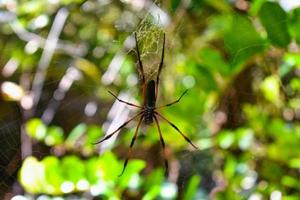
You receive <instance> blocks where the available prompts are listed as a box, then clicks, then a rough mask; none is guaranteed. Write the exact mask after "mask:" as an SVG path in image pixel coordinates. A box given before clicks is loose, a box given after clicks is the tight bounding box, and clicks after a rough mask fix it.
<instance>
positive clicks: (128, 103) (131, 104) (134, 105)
mask: <svg viewBox="0 0 300 200" xmlns="http://www.w3.org/2000/svg"><path fill="white" fill-rule="evenodd" d="M108 92H109V94H111V95H112V96H113V97H115V98H116V99H117V100H118V101H120V102H122V103H125V104H127V105H129V106H133V107H136V108H143V107H142V106H139V105H136V104H133V103H130V102H127V101H124V100H122V99H119V98H118V97H117V96H116V95H115V94H114V93H112V92H111V91H109V90H108Z"/></svg>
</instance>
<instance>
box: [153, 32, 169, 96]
mask: <svg viewBox="0 0 300 200" xmlns="http://www.w3.org/2000/svg"><path fill="white" fill-rule="evenodd" d="M165 40H166V34H165V33H164V37H163V48H162V52H161V61H160V64H159V67H158V72H157V77H156V87H155V99H156V98H157V93H158V83H159V75H160V72H161V69H162V67H163V64H164V57H165Z"/></svg>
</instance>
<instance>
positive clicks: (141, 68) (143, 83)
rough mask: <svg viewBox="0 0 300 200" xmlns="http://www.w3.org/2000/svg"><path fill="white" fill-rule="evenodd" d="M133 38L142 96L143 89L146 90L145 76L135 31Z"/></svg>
mask: <svg viewBox="0 0 300 200" xmlns="http://www.w3.org/2000/svg"><path fill="white" fill-rule="evenodd" d="M134 38H135V46H136V51H137V57H138V62H139V69H140V70H139V71H140V73H141V74H142V85H143V91H142V93H143V97H145V90H146V78H145V72H144V67H143V63H142V61H141V56H140V50H139V44H138V40H137V36H136V32H135V33H134Z"/></svg>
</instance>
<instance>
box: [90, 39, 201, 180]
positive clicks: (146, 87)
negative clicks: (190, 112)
mask: <svg viewBox="0 0 300 200" xmlns="http://www.w3.org/2000/svg"><path fill="white" fill-rule="evenodd" d="M135 42H136V51H137V57H138V65H139V71H140V73H141V75H142V84H143V90H142V91H143V98H144V103H143V105H142V106H140V105H136V104H133V103H130V102H126V101H123V100H121V99H119V98H118V97H117V96H116V95H114V94H113V93H112V92H110V91H108V92H109V93H110V94H111V95H112V96H114V97H115V98H116V99H117V100H118V101H120V102H122V103H125V104H127V105H129V106H133V107H136V108H139V109H140V112H139V113H138V114H136V115H135V116H133V117H132V118H130V119H129V120H127V121H126V122H124V123H123V124H122V125H121V126H120V127H119V128H117V129H116V130H115V131H113V132H112V133H110V134H108V135H106V136H105V137H104V138H103V139H101V140H100V141H98V142H96V143H94V144H99V143H101V142H103V141H105V140H108V139H109V138H110V137H112V136H113V135H114V134H115V133H117V132H118V131H119V130H121V129H122V128H123V127H125V126H126V125H127V124H128V123H129V122H131V121H132V120H134V119H135V118H137V117H140V118H139V121H138V124H137V127H136V130H135V133H134V136H133V138H132V140H131V143H130V148H129V150H128V152H127V157H126V160H125V162H124V166H123V170H122V173H121V174H120V176H121V175H122V174H123V173H124V171H125V168H126V166H127V163H128V159H129V157H131V153H132V147H133V144H134V142H135V140H136V138H137V135H138V130H139V128H140V125H141V123H142V121H143V120H144V123H145V124H147V125H148V124H151V123H153V121H155V123H156V126H157V130H158V133H159V139H160V142H161V145H162V148H163V151H164V162H165V167H166V172H167V171H168V161H167V159H166V151H165V142H164V139H163V136H162V133H161V130H160V126H159V122H158V119H157V117H160V118H162V119H163V120H165V121H166V122H167V123H168V124H169V125H171V126H172V127H173V128H174V129H175V130H176V131H177V132H178V133H180V135H181V136H182V137H183V138H184V139H185V140H186V141H187V142H188V143H189V144H191V145H192V146H193V147H194V148H195V149H197V146H195V145H194V144H193V143H192V142H191V140H190V139H189V138H188V137H187V136H185V135H184V134H183V133H182V132H181V131H180V130H179V129H178V128H177V126H176V125H175V124H173V123H172V122H170V121H169V120H168V119H166V118H165V117H164V116H162V115H161V114H160V113H159V112H157V110H158V109H161V108H164V107H168V106H171V105H173V104H175V103H178V102H179V101H180V99H181V98H182V97H183V96H184V95H185V94H186V92H187V90H186V91H184V92H183V94H182V95H181V96H180V97H179V98H178V99H177V100H176V101H173V102H171V103H168V104H166V105H163V106H159V107H156V105H155V104H156V99H157V93H158V83H159V75H160V72H161V69H162V67H163V62H164V51H165V34H164V35H163V47H162V55H161V61H160V64H159V68H158V72H157V77H156V80H149V81H147V82H146V79H145V74H144V68H143V64H142V61H141V58H140V52H139V46H138V41H137V36H136V34H135Z"/></svg>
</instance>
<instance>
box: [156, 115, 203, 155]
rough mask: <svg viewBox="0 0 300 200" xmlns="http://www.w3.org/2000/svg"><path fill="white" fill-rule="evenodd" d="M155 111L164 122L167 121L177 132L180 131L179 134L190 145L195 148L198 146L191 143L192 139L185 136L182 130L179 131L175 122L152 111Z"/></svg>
mask: <svg viewBox="0 0 300 200" xmlns="http://www.w3.org/2000/svg"><path fill="white" fill-rule="evenodd" d="M154 112H155V114H157V115H158V116H160V117H161V118H162V119H164V120H165V121H166V122H168V124H170V125H171V126H172V127H173V128H174V129H175V130H176V131H177V132H178V133H180V135H181V136H182V137H183V138H184V139H185V140H186V141H187V142H188V143H189V144H190V145H192V146H193V147H194V148H195V149H198V147H197V146H196V145H194V144H193V143H192V141H191V140H190V139H189V138H188V137H187V136H185V135H184V134H183V133H182V132H181V130H179V128H178V127H177V126H176V125H175V124H173V123H172V122H170V121H169V120H168V119H166V118H165V117H164V116H162V115H161V114H159V113H158V112H156V111H154Z"/></svg>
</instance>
